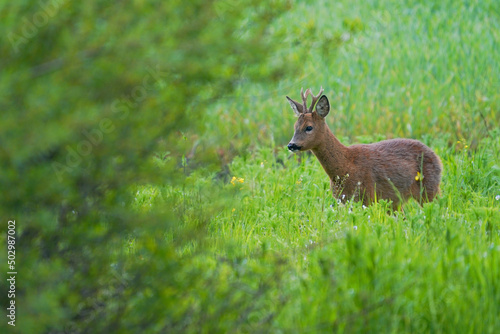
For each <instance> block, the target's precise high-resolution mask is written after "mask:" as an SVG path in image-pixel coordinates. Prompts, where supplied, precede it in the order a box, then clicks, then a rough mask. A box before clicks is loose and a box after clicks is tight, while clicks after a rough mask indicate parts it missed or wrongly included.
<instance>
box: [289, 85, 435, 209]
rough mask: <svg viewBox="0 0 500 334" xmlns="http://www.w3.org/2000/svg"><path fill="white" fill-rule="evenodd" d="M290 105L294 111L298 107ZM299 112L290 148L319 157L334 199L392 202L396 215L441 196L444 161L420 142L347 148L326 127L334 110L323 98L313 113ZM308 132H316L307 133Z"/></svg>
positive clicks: (395, 142) (406, 140) (383, 143)
mask: <svg viewBox="0 0 500 334" xmlns="http://www.w3.org/2000/svg"><path fill="white" fill-rule="evenodd" d="M305 99H307V94H306V97H305ZM289 101H291V102H290V104H291V105H292V103H297V102H295V101H293V100H291V99H289ZM314 102H316V101H313V103H314ZM293 107H294V106H293V105H292V108H293ZM318 108H319V109H318ZM297 109H298V111H299V112H298V113H297V110H295V108H294V110H295V111H296V113H297V114H298V115H299V118H298V120H297V122H296V123H295V133H294V136H293V138H292V140H291V141H290V144H289V148H291V149H293V151H306V150H311V151H312V152H313V153H314V155H315V156H316V157H317V158H318V160H319V162H320V163H321V165H322V166H323V168H324V170H325V172H326V173H327V174H328V176H329V177H330V186H331V190H332V193H333V196H334V197H336V198H338V199H340V200H341V201H342V202H344V203H345V202H346V201H347V200H354V201H362V202H363V204H365V205H369V204H371V203H373V202H374V201H375V200H377V199H386V200H391V201H392V203H393V204H392V205H393V209H394V210H397V209H399V208H400V207H401V205H402V204H403V203H404V202H405V201H407V200H408V199H409V198H410V197H413V198H414V199H416V200H417V201H418V203H420V204H421V205H422V203H424V202H427V201H429V202H430V201H432V200H433V199H434V198H435V197H436V195H437V194H438V192H439V183H440V181H441V170H442V165H441V161H440V159H439V157H438V156H437V155H436V154H435V153H434V152H433V151H432V150H431V149H430V148H429V147H427V146H426V145H424V144H423V143H421V142H420V141H418V140H413V139H391V140H384V141H381V142H378V143H373V144H359V145H352V146H349V147H347V146H344V145H343V144H342V143H340V142H339V141H338V139H337V138H336V137H335V136H334V135H333V133H332V132H331V131H330V129H329V128H328V125H327V124H326V122H325V119H324V117H325V116H326V115H327V114H328V112H329V109H330V106H329V103H328V99H327V98H326V96H324V95H323V96H322V97H321V98H320V100H319V102H318V105H317V106H316V111H314V112H307V111H306V112H305V113H304V112H301V110H304V109H306V108H297ZM320 113H321V115H320ZM307 127H312V130H309V131H306V128H307ZM294 145H295V146H294ZM296 147H300V148H296ZM422 158H423V160H422ZM418 173H420V174H418ZM417 175H419V176H417ZM416 177H417V178H418V180H416Z"/></svg>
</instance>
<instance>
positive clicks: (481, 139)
mask: <svg viewBox="0 0 500 334" xmlns="http://www.w3.org/2000/svg"><path fill="white" fill-rule="evenodd" d="M499 13H500V5H499V3H498V2H496V1H483V2H476V1H474V2H466V1H441V2H433V1H403V2H401V1H354V2H352V1H349V2H348V1H341V2H338V3H335V4H334V3H332V2H329V1H316V2H313V3H311V2H294V3H293V5H292V6H291V10H290V11H289V12H288V13H286V14H284V15H283V16H282V17H281V19H280V20H279V21H278V22H275V23H273V26H272V27H271V29H272V31H273V34H274V35H275V37H276V38H277V39H278V40H279V41H280V42H281V43H283V49H282V52H279V53H278V54H275V55H274V58H273V59H270V60H269V62H270V64H272V63H274V62H276V63H279V62H287V61H290V62H292V61H300V62H301V63H303V67H302V71H301V72H300V73H297V74H296V76H294V77H290V78H288V79H285V80H283V81H282V82H281V83H280V84H279V85H278V86H262V85H257V84H254V83H252V82H247V81H246V80H244V79H245V78H244V74H242V75H241V80H239V83H238V88H237V90H236V92H237V93H236V94H235V95H232V96H227V97H226V98H224V99H221V100H219V101H216V102H215V103H214V104H211V105H209V106H207V111H206V112H205V114H204V115H205V116H204V120H203V122H202V123H203V124H204V126H203V127H202V128H201V129H199V132H197V133H196V134H194V133H187V134H185V136H186V138H187V139H191V140H187V142H189V143H195V144H194V145H193V146H194V148H192V149H191V151H190V152H191V156H194V157H196V154H197V151H202V150H214V147H216V148H217V150H218V154H219V156H220V161H221V165H220V166H219V167H218V168H216V170H215V171H214V170H213V168H210V169H209V168H204V167H203V166H200V165H196V166H190V157H188V158H187V159H185V160H184V162H183V167H182V168H183V169H184V171H185V173H186V175H187V178H186V180H185V181H184V182H183V183H182V184H179V185H175V186H172V185H161V184H160V185H159V184H156V185H150V186H147V187H141V188H139V190H138V191H137V194H136V199H135V207H136V209H137V210H143V211H148V210H149V208H151V207H158V206H169V207H170V208H172V210H173V211H174V212H175V215H176V217H178V218H179V221H180V225H181V226H191V227H193V226H196V227H198V228H199V230H198V231H199V233H196V234H195V235H192V236H191V238H188V241H186V239H185V238H184V239H183V238H181V237H179V235H178V234H177V233H178V232H176V229H171V230H169V231H168V232H167V233H166V235H165V238H164V242H165V243H166V244H169V245H171V250H172V252H174V253H175V254H177V255H178V256H179V258H180V259H181V260H182V261H185V262H186V263H189V266H190V268H196V269H192V270H193V271H192V273H191V274H190V275H191V276H190V275H188V274H186V275H184V276H182V275H179V277H178V280H179V281H182V280H186V281H189V282H190V283H186V285H184V287H185V289H183V288H181V287H180V286H181V284H180V283H179V282H178V284H179V285H178V286H177V289H178V290H175V289H174V291H175V292H176V293H177V294H176V293H174V292H172V295H176V296H182V298H179V299H178V303H177V304H176V308H175V309H176V311H177V312H176V313H175V312H174V314H173V315H172V319H174V320H173V321H172V323H173V324H174V325H172V327H171V328H173V329H177V330H184V331H188V332H190V331H198V330H200V331H201V332H207V333H208V332H212V331H219V332H225V331H236V332H259V331H265V332H267V331H271V332H277V333H280V332H281V333H294V332H296V333H299V332H300V333H303V332H331V331H334V332H345V333H354V332H360V333H389V332H391V333H402V332H413V333H454V332H460V333H498V332H499V331H500V225H499V224H500V210H499V208H500V139H499V138H500V127H499V115H500V114H499V110H500V94H499V91H498V88H499V87H500V66H499V64H500V46H499V42H500V14H499ZM235 33H242V34H243V33H244V32H235ZM320 86H323V87H324V88H325V94H326V95H327V96H328V97H329V99H330V101H331V104H332V108H333V113H331V114H330V115H329V116H328V118H327V121H328V123H329V124H330V127H331V128H332V131H333V132H334V134H336V135H337V136H338V137H339V139H340V140H341V141H342V142H344V143H345V144H354V143H367V142H373V141H378V140H381V139H385V138H395V137H408V138H416V139H419V140H422V141H423V142H424V143H426V144H427V145H429V146H430V147H431V148H433V149H434V150H435V152H436V153H437V154H438V155H439V156H440V157H441V160H442V162H443V167H444V172H443V180H442V185H441V190H442V193H441V195H440V196H439V198H438V199H437V200H436V201H434V202H433V203H429V204H425V205H424V207H420V206H419V205H418V204H417V203H416V202H414V201H410V202H409V203H407V205H406V206H405V208H404V213H394V214H390V215H389V214H386V211H387V210H388V207H389V205H388V203H385V202H381V203H378V204H376V205H372V206H370V207H363V206H361V204H359V203H349V204H348V205H346V206H341V205H337V203H336V202H335V201H334V199H333V198H332V196H331V193H330V192H329V180H328V177H327V175H326V174H325V173H324V171H323V170H322V168H321V166H320V164H319V162H318V161H317V160H316V158H315V157H314V156H312V155H310V154H302V155H299V156H296V155H292V154H290V153H288V152H287V150H286V149H285V145H286V144H287V143H288V141H289V139H290V138H291V136H292V134H293V123H294V121H295V118H294V116H293V112H292V110H291V109H290V108H289V106H288V103H287V102H286V100H285V95H289V96H291V97H292V98H297V97H298V96H299V91H300V88H301V87H312V88H313V90H314V91H317V90H318V89H319V87H320ZM162 163H163V162H162V161H161V160H158V165H159V166H160V168H161V165H162ZM177 228H180V227H177ZM141 247H142V246H141V244H140V243H137V242H135V241H134V240H132V241H131V243H130V245H129V251H130V254H132V255H134V254H135V255H137V254H140V253H141ZM186 266H187V264H186ZM192 275H195V276H197V278H198V280H195V279H194V278H192ZM171 288H172V287H171ZM236 310H238V311H236ZM235 312H238V313H237V314H236V313H235ZM186 319H188V320H186Z"/></svg>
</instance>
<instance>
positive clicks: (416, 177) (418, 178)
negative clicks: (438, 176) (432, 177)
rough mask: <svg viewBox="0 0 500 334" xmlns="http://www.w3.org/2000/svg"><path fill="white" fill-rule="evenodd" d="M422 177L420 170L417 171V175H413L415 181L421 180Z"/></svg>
mask: <svg viewBox="0 0 500 334" xmlns="http://www.w3.org/2000/svg"><path fill="white" fill-rule="evenodd" d="M423 179H424V176H423V175H422V174H420V172H417V176H415V181H421V180H423Z"/></svg>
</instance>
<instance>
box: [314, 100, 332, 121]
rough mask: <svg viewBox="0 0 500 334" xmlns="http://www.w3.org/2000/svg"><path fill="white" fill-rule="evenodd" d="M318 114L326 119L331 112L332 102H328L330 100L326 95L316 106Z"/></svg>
mask: <svg viewBox="0 0 500 334" xmlns="http://www.w3.org/2000/svg"><path fill="white" fill-rule="evenodd" d="M316 112H317V113H318V115H320V116H321V117H326V115H328V113H329V112H330V102H328V98H327V97H326V96H325V95H323V96H321V97H320V98H319V101H318V103H317V104H316Z"/></svg>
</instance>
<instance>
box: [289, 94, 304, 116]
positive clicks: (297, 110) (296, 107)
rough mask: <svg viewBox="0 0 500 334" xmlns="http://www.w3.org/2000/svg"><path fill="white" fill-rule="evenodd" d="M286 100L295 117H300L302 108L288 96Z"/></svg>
mask: <svg viewBox="0 0 500 334" xmlns="http://www.w3.org/2000/svg"><path fill="white" fill-rule="evenodd" d="M286 99H287V100H288V103H290V106H291V107H292V109H293V111H294V112H295V115H297V116H300V114H302V113H303V112H304V107H303V106H302V105H301V104H300V103H298V102H297V101H294V100H292V99H291V98H289V97H288V96H287V97H286Z"/></svg>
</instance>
